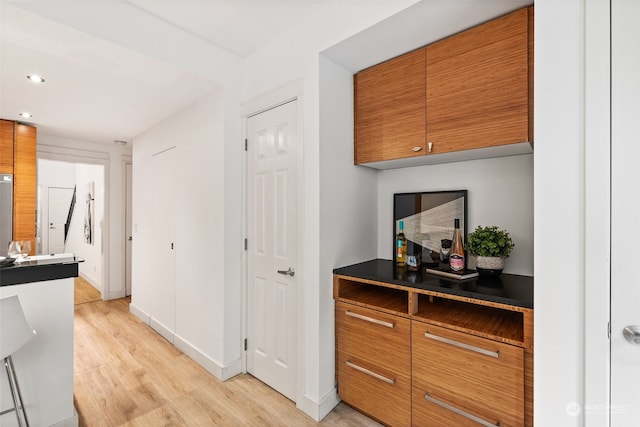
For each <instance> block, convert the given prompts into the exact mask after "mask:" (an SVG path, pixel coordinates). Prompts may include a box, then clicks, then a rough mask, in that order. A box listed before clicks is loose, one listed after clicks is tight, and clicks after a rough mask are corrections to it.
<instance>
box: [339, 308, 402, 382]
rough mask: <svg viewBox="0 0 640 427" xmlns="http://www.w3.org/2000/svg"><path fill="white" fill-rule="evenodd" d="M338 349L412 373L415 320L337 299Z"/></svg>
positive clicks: (381, 364)
mask: <svg viewBox="0 0 640 427" xmlns="http://www.w3.org/2000/svg"><path fill="white" fill-rule="evenodd" d="M336 336H337V343H336V347H337V348H336V349H337V350H338V351H342V352H344V353H345V354H348V355H349V356H351V357H355V358H357V359H359V360H363V361H366V362H367V363H370V364H373V365H376V366H380V367H383V368H385V369H388V370H391V371H393V372H399V373H401V374H403V375H409V371H410V369H411V320H409V319H405V318H404V317H399V316H394V315H392V314H387V313H383V312H380V311H376V310H370V309H367V308H363V307H358V306H355V305H351V304H345V303H341V302H338V303H336Z"/></svg>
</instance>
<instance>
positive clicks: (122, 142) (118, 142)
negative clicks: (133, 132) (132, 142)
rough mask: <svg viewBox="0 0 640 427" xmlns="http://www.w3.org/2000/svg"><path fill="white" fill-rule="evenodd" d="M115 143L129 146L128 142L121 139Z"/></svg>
mask: <svg viewBox="0 0 640 427" xmlns="http://www.w3.org/2000/svg"><path fill="white" fill-rule="evenodd" d="M113 143H114V144H116V145H127V141H122V140H120V139H116V140H115V141H113Z"/></svg>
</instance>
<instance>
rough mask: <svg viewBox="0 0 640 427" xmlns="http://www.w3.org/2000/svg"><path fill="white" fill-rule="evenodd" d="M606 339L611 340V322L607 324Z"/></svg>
mask: <svg viewBox="0 0 640 427" xmlns="http://www.w3.org/2000/svg"><path fill="white" fill-rule="evenodd" d="M607 338H608V339H611V322H607Z"/></svg>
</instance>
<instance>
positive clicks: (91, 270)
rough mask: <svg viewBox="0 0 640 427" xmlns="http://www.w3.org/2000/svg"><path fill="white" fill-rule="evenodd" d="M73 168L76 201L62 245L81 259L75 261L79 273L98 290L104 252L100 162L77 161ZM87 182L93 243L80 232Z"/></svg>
mask: <svg viewBox="0 0 640 427" xmlns="http://www.w3.org/2000/svg"><path fill="white" fill-rule="evenodd" d="M75 169H76V179H75V181H76V186H77V191H76V205H75V207H74V212H73V216H72V217H71V225H70V227H69V235H68V237H67V244H66V245H65V249H66V251H68V252H73V253H75V254H76V255H77V256H79V257H80V258H82V259H83V260H84V262H81V263H80V264H78V270H79V274H80V275H81V276H82V277H83V278H85V279H86V280H87V281H88V282H89V283H91V284H92V285H93V286H94V287H95V288H96V289H98V290H99V291H101V292H102V291H103V285H102V278H103V274H102V273H103V271H102V270H103V266H102V260H103V253H104V235H105V234H104V200H105V197H104V193H105V192H104V167H103V166H102V165H86V164H77V165H75ZM89 183H93V187H94V201H93V206H92V209H93V221H94V223H93V244H89V243H87V242H86V239H85V236H84V225H85V224H84V221H85V205H86V196H87V191H88V185H89Z"/></svg>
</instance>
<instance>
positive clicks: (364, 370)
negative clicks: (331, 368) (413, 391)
mask: <svg viewBox="0 0 640 427" xmlns="http://www.w3.org/2000/svg"><path fill="white" fill-rule="evenodd" d="M345 363H346V364H347V366H348V367H350V368H353V369H355V370H356V371H360V372H362V373H363V374H367V375H370V376H372V377H373V378H376V379H379V380H380V381H384V382H385V383H387V384H391V385H394V384H395V383H396V380H395V378H387V377H385V376H382V375H380V374H376V373H375V372H373V371H370V370H368V369H367V368H363V367H362V366H360V365H356V364H355V363H353V362H352V361H351V360H347V361H346V362H345Z"/></svg>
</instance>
